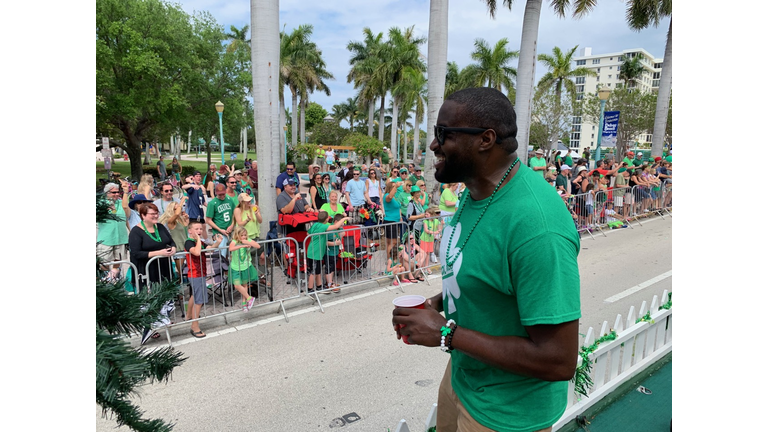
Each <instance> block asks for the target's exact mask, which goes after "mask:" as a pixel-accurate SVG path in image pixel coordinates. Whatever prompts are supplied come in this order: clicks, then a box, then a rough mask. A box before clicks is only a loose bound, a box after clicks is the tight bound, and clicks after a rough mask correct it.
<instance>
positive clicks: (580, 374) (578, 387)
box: [571, 293, 672, 397]
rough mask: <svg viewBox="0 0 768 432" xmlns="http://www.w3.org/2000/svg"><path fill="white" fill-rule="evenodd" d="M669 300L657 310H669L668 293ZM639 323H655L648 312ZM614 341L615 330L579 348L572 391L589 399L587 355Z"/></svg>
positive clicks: (589, 380)
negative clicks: (579, 362) (578, 358)
mask: <svg viewBox="0 0 768 432" xmlns="http://www.w3.org/2000/svg"><path fill="white" fill-rule="evenodd" d="M668 298H669V300H668V301H667V302H666V303H664V304H663V305H661V306H659V310H662V309H669V308H671V307H672V293H668ZM640 321H645V322H649V323H651V324H653V323H654V322H655V321H654V320H653V319H652V318H651V313H650V312H648V313H647V314H645V315H644V316H642V317H640V318H638V319H637V320H636V321H635V324H637V323H639V322H640ZM615 339H616V330H611V332H610V333H608V334H606V335H605V336H603V337H601V338H599V339H598V340H596V341H595V343H593V344H592V345H590V346H588V347H586V346H583V347H581V350H580V351H579V355H580V356H581V360H582V362H581V366H579V367H577V368H576V373H575V374H574V375H573V378H572V379H571V381H573V382H574V390H575V391H576V393H578V394H581V395H584V396H586V397H589V395H588V394H587V391H588V390H589V388H590V387H592V384H593V382H592V378H590V376H589V372H590V371H592V360H590V359H589V355H590V354H592V353H593V352H595V350H597V346H598V345H600V344H601V343H602V342H606V341H612V340H615Z"/></svg>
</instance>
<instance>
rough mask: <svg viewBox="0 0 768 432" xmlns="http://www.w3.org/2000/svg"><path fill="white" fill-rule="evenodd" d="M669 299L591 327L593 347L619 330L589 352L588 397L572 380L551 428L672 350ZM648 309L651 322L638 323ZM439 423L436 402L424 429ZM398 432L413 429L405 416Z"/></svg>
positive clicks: (589, 337) (586, 343) (586, 340)
mask: <svg viewBox="0 0 768 432" xmlns="http://www.w3.org/2000/svg"><path fill="white" fill-rule="evenodd" d="M668 298H669V297H668V292H667V290H664V292H663V293H662V294H661V297H660V298H659V297H658V296H656V295H654V296H653V300H651V305H650V308H649V307H648V304H647V302H646V301H643V304H642V305H641V306H640V309H639V310H637V312H636V311H635V307H634V306H631V307H630V308H629V313H628V314H627V318H626V319H623V318H622V316H621V314H619V315H617V316H616V320H615V321H614V325H613V327H612V328H609V327H608V321H603V326H602V328H601V329H600V333H599V334H595V330H594V328H592V327H590V328H589V330H588V331H587V334H586V336H585V337H584V341H583V343H582V346H591V345H592V344H594V343H595V340H596V339H598V338H600V337H602V336H604V335H607V334H608V333H610V331H611V330H615V331H616V339H615V340H612V341H607V342H603V343H602V344H600V345H598V348H597V349H596V350H595V351H594V352H593V353H592V354H590V355H589V358H590V360H592V371H591V372H590V377H591V378H592V382H593V385H592V387H591V388H590V389H589V397H583V396H581V395H577V394H576V392H575V391H574V384H573V382H570V383H569V386H568V395H569V396H568V406H567V408H566V410H565V413H564V414H563V416H562V417H561V418H560V420H558V421H557V423H555V424H554V426H553V427H552V430H553V431H556V430H558V429H560V428H562V427H563V426H565V424H566V423H568V422H570V421H571V420H573V419H575V418H576V416H578V415H581V414H582V413H584V412H585V411H586V410H588V409H589V408H590V407H592V406H593V405H595V404H596V403H597V402H599V401H600V399H602V398H604V397H605V396H607V395H608V394H610V393H611V392H612V391H613V390H616V388H618V387H619V386H620V385H622V384H623V383H625V382H627V381H629V380H631V379H632V378H634V377H635V376H636V375H638V374H639V373H640V372H642V371H643V370H644V369H645V368H647V367H648V366H650V365H652V364H653V363H655V362H656V361H658V360H660V359H661V358H663V357H664V356H665V355H667V354H668V353H670V352H672V308H670V309H659V308H660V307H661V305H663V304H664V303H666V302H667V300H668ZM648 312H650V316H651V322H647V321H640V322H637V323H636V322H635V321H637V319H638V318H642V317H643V316H645V315H646V313H648ZM581 362H582V359H581V357H579V360H578V364H579V365H581ZM436 422H437V404H433V405H432V407H431V409H430V411H429V415H428V416H427V419H426V422H425V423H424V430H425V431H427V430H429V429H430V428H432V427H434V426H435V424H436ZM395 432H410V429H409V428H408V424H407V423H406V421H405V419H402V420H400V422H399V423H398V425H397V428H396V429H395Z"/></svg>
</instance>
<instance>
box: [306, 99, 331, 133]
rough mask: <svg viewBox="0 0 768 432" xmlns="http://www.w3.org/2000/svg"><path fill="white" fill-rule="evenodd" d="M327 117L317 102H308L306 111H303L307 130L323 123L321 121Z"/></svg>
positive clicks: (326, 112)
mask: <svg viewBox="0 0 768 432" xmlns="http://www.w3.org/2000/svg"><path fill="white" fill-rule="evenodd" d="M327 115H328V111H326V110H325V108H323V106H322V105H320V104H319V103H317V102H310V103H309V105H308V106H307V109H306V110H305V111H304V121H305V122H306V124H305V127H306V128H307V130H310V129H312V128H313V127H314V126H315V125H318V124H320V123H323V119H324V118H325V116H327Z"/></svg>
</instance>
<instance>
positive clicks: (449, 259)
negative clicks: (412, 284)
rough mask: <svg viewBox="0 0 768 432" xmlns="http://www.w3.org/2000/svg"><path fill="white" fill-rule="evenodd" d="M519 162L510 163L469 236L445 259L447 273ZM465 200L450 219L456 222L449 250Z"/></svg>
mask: <svg viewBox="0 0 768 432" xmlns="http://www.w3.org/2000/svg"><path fill="white" fill-rule="evenodd" d="M519 161H520V158H517V159H515V161H514V162H512V165H511V166H510V167H509V168H508V169H507V172H505V173H504V176H503V177H502V178H501V181H499V184H497V185H496V188H495V189H493V193H492V194H491V197H490V199H488V203H487V204H485V207H484V208H483V211H482V212H480V216H479V217H478V218H477V220H475V224H474V225H473V226H472V229H470V230H469V234H467V236H466V237H465V238H464V243H462V244H461V246H460V247H459V248H458V249H457V250H456V254H454V255H453V256H452V257H451V256H450V255H449V256H447V257H446V260H445V264H446V268H447V270H448V271H447V273H452V272H453V264H454V263H455V262H456V259H457V258H458V257H459V255H461V251H463V250H464V246H466V245H467V241H469V238H470V237H471V236H472V233H473V232H474V231H475V228H477V224H478V223H479V222H480V220H481V219H482V218H483V216H484V215H485V211H486V210H488V206H490V205H491V202H493V197H494V196H496V192H497V191H498V190H499V188H500V187H501V184H502V183H504V180H506V179H507V176H508V175H509V173H510V172H512V168H514V167H515V165H517V162H519ZM467 199H468V198H467ZM467 199H465V200H464V204H463V205H462V206H461V207H459V210H458V211H457V212H456V215H455V216H454V217H453V219H452V220H454V221H456V223H455V224H454V225H453V226H454V230H453V231H451V237H450V238H449V239H448V248H450V247H451V245H452V244H453V235H454V234H455V233H456V229H455V227H456V226H457V225H458V224H459V218H460V217H461V213H462V211H464V207H466V206H467V204H466V201H467Z"/></svg>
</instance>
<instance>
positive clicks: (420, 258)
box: [401, 215, 445, 285]
mask: <svg viewBox="0 0 768 432" xmlns="http://www.w3.org/2000/svg"><path fill="white" fill-rule="evenodd" d="M443 219H444V217H442V216H439V215H438V216H432V217H428V218H423V219H418V220H416V221H414V223H413V227H412V228H411V229H410V230H409V231H408V241H406V242H405V250H404V252H405V254H406V256H407V257H408V258H409V260H412V261H413V262H414V264H415V267H416V269H415V272H418V273H421V275H422V277H424V279H425V280H426V281H427V283H428V284H430V285H432V282H430V281H429V278H428V276H429V275H431V274H432V272H433V271H438V272H439V271H440V261H439V259H438V255H439V252H440V239H441V237H442V232H443V228H444V227H445V224H444V222H443ZM418 222H421V224H419V223H418ZM427 223H429V224H430V225H436V226H434V227H433V229H431V230H430V231H433V230H436V231H437V232H438V234H435V235H434V236H433V241H432V242H429V241H427V239H428V237H427V236H424V235H423V234H424V230H425V228H426V225H427ZM419 228H420V229H419ZM411 236H413V242H411V241H410V237H411ZM422 237H424V240H422ZM430 243H431V245H430ZM401 261H402V260H401Z"/></svg>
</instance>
